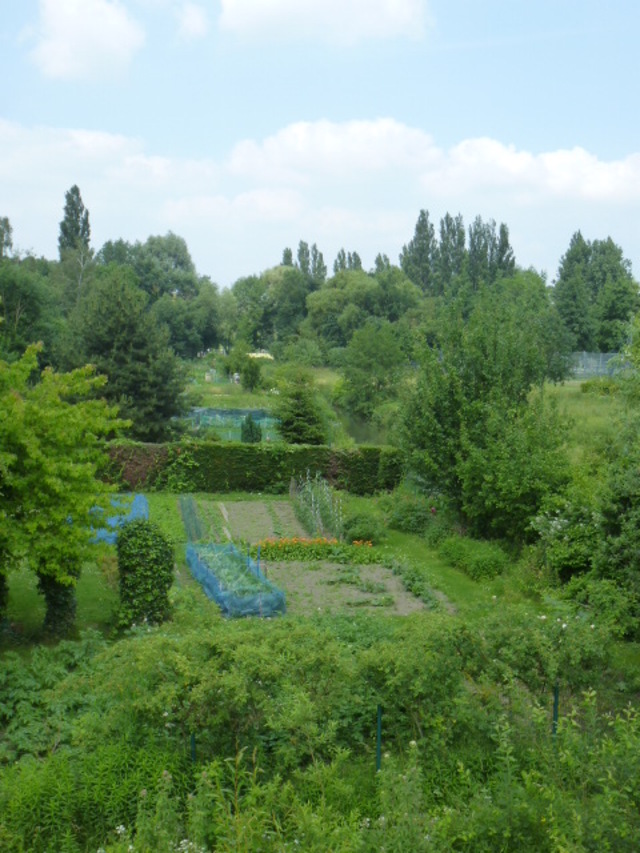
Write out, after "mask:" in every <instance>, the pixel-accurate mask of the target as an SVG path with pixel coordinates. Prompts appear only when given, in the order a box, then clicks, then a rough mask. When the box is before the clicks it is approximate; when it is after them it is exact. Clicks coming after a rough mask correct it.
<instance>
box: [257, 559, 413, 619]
mask: <svg viewBox="0 0 640 853" xmlns="http://www.w3.org/2000/svg"><path fill="white" fill-rule="evenodd" d="M260 567H261V569H262V571H263V572H265V574H266V576H267V577H268V578H269V580H270V581H272V582H273V583H274V584H275V585H276V586H277V587H278V588H279V589H281V590H283V591H284V592H285V594H286V596H287V613H290V614H292V615H294V616H310V615H312V614H313V613H344V612H345V611H348V610H351V609H353V610H359V611H362V610H364V611H369V612H371V611H375V612H377V613H386V614H392V615H396V616H404V615H406V614H408V613H415V612H416V611H417V610H423V609H424V604H423V603H422V601H420V599H419V598H416V597H415V596H414V595H412V594H411V593H410V592H407V590H406V589H405V588H404V586H403V584H402V581H401V580H400V578H399V577H397V576H396V575H394V574H393V572H392V571H391V570H390V569H386V568H384V567H382V566H355V567H354V566H343V565H340V564H337V563H325V562H315V561H314V562H310V563H302V562H282V563H267V564H264V563H261V566H260Z"/></svg>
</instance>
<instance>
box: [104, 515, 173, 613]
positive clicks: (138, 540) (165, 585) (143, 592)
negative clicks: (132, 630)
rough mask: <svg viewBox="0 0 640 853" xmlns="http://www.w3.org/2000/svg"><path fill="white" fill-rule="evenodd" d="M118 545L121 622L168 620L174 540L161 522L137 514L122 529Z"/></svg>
mask: <svg viewBox="0 0 640 853" xmlns="http://www.w3.org/2000/svg"><path fill="white" fill-rule="evenodd" d="M117 547H118V574H119V590H120V614H119V621H120V624H121V625H122V626H123V627H124V626H129V625H133V624H135V623H136V622H149V623H151V624H156V623H159V622H164V621H165V619H168V618H169V616H170V614H171V606H170V604H169V589H170V588H171V584H172V583H173V549H172V547H171V544H170V543H169V541H168V540H167V539H166V537H165V536H164V535H163V534H162V532H161V531H160V528H159V527H157V525H155V524H153V522H150V521H148V520H147V519H144V518H137V519H134V520H133V521H130V522H128V523H127V524H125V525H124V526H123V527H122V528H121V529H120V532H119V534H118V544H117Z"/></svg>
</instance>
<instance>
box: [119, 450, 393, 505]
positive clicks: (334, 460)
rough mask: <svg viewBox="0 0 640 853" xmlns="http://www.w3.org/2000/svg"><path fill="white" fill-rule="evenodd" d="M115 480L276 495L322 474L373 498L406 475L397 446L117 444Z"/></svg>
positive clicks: (157, 486)
mask: <svg viewBox="0 0 640 853" xmlns="http://www.w3.org/2000/svg"><path fill="white" fill-rule="evenodd" d="M109 455H110V457H111V477H112V478H113V479H114V480H115V481H117V482H118V483H119V484H120V485H121V486H122V487H124V488H128V489H131V490H134V491H135V490H139V489H142V488H144V489H167V490H169V491H174V492H235V491H238V492H240V491H242V492H271V493H275V494H278V493H284V492H287V491H288V490H289V486H290V483H291V480H292V478H297V477H301V476H304V475H305V474H306V473H307V471H309V472H311V474H312V475H315V474H316V472H319V473H320V474H321V475H322V476H324V477H326V478H327V480H328V481H329V482H330V483H331V484H332V485H334V486H336V487H337V488H340V489H345V490H347V491H349V492H352V493H353V494H357V495H367V494H372V493H374V492H377V491H385V490H390V489H393V488H394V487H395V486H396V485H397V484H398V483H399V481H400V479H401V476H402V457H401V454H400V451H398V450H396V449H395V448H392V447H369V446H361V447H357V448H354V449H348V450H339V449H334V448H331V447H317V446H310V445H287V444H266V443H262V444H243V443H235V442H224V443H223V442H207V441H202V442H194V441H188V442H186V441H185V442H177V443H174V444H164V445H150V444H140V443H136V442H128V441H127V442H114V443H112V444H111V445H110V447H109Z"/></svg>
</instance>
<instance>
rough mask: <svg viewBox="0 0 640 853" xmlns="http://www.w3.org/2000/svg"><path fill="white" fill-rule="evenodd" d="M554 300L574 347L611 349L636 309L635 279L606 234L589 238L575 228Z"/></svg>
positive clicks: (623, 334)
mask: <svg viewBox="0 0 640 853" xmlns="http://www.w3.org/2000/svg"><path fill="white" fill-rule="evenodd" d="M554 300H555V304H556V306H557V308H558V312H559V314H560V316H561V318H562V321H563V323H564V324H565V327H566V328H567V330H568V332H569V333H570V334H571V336H572V338H573V348H574V349H577V350H584V351H593V350H597V351H599V352H617V351H619V350H620V348H621V347H622V346H623V345H624V344H625V341H626V337H627V329H628V323H629V320H630V318H631V317H632V315H633V314H634V313H635V312H636V311H637V310H638V305H639V298H638V283H637V282H636V281H635V280H634V278H633V276H632V274H631V264H630V263H629V261H628V260H627V259H626V258H625V257H624V256H623V253H622V249H621V248H620V247H619V246H617V245H616V244H615V243H614V242H613V240H612V239H611V238H610V237H607V239H606V240H594V241H593V242H590V241H588V240H585V239H584V237H583V236H582V234H581V233H580V231H577V232H576V233H575V234H574V235H573V236H572V238H571V242H570V244H569V248H568V249H567V251H566V252H565V254H564V255H563V256H562V259H561V261H560V267H559V270H558V278H557V280H556V282H555V286H554Z"/></svg>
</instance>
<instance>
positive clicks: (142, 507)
mask: <svg viewBox="0 0 640 853" xmlns="http://www.w3.org/2000/svg"><path fill="white" fill-rule="evenodd" d="M111 506H112V507H113V508H114V509H119V510H121V512H120V514H118V515H112V516H109V517H108V518H107V519H106V523H107V527H101V528H99V529H98V530H96V531H95V532H94V535H93V537H92V539H91V541H92V542H107V543H108V544H109V545H115V543H116V540H117V539H118V528H120V527H122V525H123V524H126V523H127V521H132V520H133V519H134V518H149V501H148V500H147V499H146V497H145V496H144V495H123V496H122V497H119V498H112V499H111ZM127 509H128V512H125V510H127ZM96 512H98V513H101V512H102V510H101V509H99V508H96Z"/></svg>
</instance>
